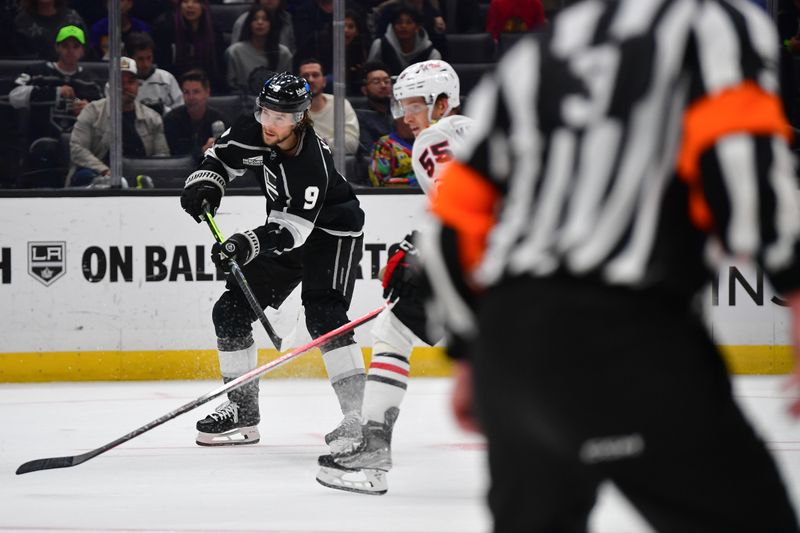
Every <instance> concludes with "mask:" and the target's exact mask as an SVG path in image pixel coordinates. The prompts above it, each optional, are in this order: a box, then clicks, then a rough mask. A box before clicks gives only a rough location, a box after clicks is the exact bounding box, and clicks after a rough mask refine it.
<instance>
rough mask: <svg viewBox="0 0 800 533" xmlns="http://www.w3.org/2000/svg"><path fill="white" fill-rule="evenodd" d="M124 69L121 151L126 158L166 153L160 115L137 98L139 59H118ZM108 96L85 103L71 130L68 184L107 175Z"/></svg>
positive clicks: (77, 184) (109, 140) (75, 183)
mask: <svg viewBox="0 0 800 533" xmlns="http://www.w3.org/2000/svg"><path fill="white" fill-rule="evenodd" d="M119 64H120V69H121V70H122V139H121V142H122V154H123V155H124V156H126V157H151V156H167V155H170V154H169V146H168V145H167V139H166V137H165V136H164V124H163V122H162V121H161V115H159V114H158V113H157V112H155V111H153V110H152V109H150V108H149V107H147V106H145V105H143V104H140V103H139V102H137V101H136V95H137V94H138V92H139V79H138V78H137V76H136V74H137V70H136V62H135V61H134V60H133V59H131V58H129V57H121V58H120V60H119ZM107 103H108V98H101V99H100V100H96V101H94V102H92V103H91V104H89V105H88V106H86V108H84V110H83V111H81V114H80V115H78V121H77V122H76V123H75V127H74V128H73V130H72V136H71V138H70V143H69V149H70V156H71V158H72V167H71V168H70V172H69V175H68V176H67V185H68V186H81V185H89V184H90V183H91V182H92V180H93V179H94V178H95V177H97V176H108V175H109V174H110V172H111V170H110V168H109V167H108V162H109V161H108V154H109V150H110V147H111V143H112V142H120V140H118V139H111V121H110V119H109V110H108V105H107Z"/></svg>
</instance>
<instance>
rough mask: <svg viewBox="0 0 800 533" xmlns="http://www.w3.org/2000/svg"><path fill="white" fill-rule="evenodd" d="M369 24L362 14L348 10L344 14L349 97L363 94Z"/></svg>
mask: <svg viewBox="0 0 800 533" xmlns="http://www.w3.org/2000/svg"><path fill="white" fill-rule="evenodd" d="M370 41H371V40H370V39H369V32H367V24H366V22H365V21H364V17H363V16H361V13H360V12H359V11H357V10H355V9H348V10H346V11H345V14H344V57H345V65H346V68H347V82H346V83H347V95H348V96H356V95H360V94H361V87H362V81H363V77H364V76H363V68H364V63H366V62H367V48H368V45H369V43H370Z"/></svg>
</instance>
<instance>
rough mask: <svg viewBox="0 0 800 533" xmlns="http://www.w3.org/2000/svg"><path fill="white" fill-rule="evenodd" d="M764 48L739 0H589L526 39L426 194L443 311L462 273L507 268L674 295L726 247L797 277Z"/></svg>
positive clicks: (767, 30)
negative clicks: (435, 191) (434, 192)
mask: <svg viewBox="0 0 800 533" xmlns="http://www.w3.org/2000/svg"><path fill="white" fill-rule="evenodd" d="M778 46H779V40H778V36H777V34H776V31H775V29H774V28H773V26H772V23H771V21H770V20H769V19H768V18H767V17H766V15H765V14H764V13H763V12H761V11H760V9H759V8H758V7H756V6H755V5H753V4H752V3H751V2H748V1H747V0H619V1H609V0H586V1H582V2H578V3H576V4H575V5H573V6H572V7H570V8H568V9H566V10H564V11H563V12H561V13H560V14H559V15H558V16H557V17H556V19H555V21H554V24H553V26H552V31H551V32H550V33H548V34H547V35H544V36H541V37H539V38H535V37H530V38H526V39H524V40H522V41H521V42H520V43H519V44H518V45H517V46H515V47H514V48H513V49H512V50H510V51H509V52H508V53H507V54H506V56H505V57H504V58H503V60H502V61H501V62H500V64H499V65H498V68H497V70H496V72H495V73H494V74H493V75H492V76H489V77H487V78H486V79H485V80H483V81H482V83H481V84H479V86H478V87H477V88H476V90H475V91H474V92H473V93H472V94H471V95H470V96H469V104H470V106H471V107H469V108H468V109H467V114H468V115H469V116H472V117H474V118H475V124H474V126H473V129H472V135H471V137H470V138H469V139H468V141H467V145H466V147H465V149H464V150H463V151H462V152H461V153H460V154H458V153H457V154H456V155H457V157H458V159H459V162H456V163H454V164H453V165H451V166H450V168H448V169H447V170H446V175H445V176H444V178H443V184H442V187H441V189H440V193H439V195H438V197H437V199H435V201H434V205H433V210H434V213H435V214H436V216H437V217H438V218H439V219H440V225H439V226H438V227H436V228H434V229H433V233H431V234H430V235H432V237H431V238H430V239H428V243H427V245H425V244H424V245H423V248H425V249H426V250H423V252H427V254H428V255H427V256H426V262H427V263H428V269H429V271H430V272H431V273H432V275H433V277H434V278H436V279H438V280H439V281H440V282H441V283H438V282H437V283H435V285H437V287H444V290H443V291H442V292H444V293H445V294H449V295H450V296H451V297H452V298H453V300H452V302H451V303H450V304H448V311H449V314H450V315H451V317H452V315H453V309H457V308H458V304H457V303H455V299H454V298H455V296H456V294H457V293H458V292H459V291H458V290H457V287H458V286H459V285H461V286H462V287H464V286H467V285H473V286H479V287H490V286H493V285H496V284H499V283H502V282H503V280H505V279H508V278H511V277H518V276H533V277H548V276H552V275H557V274H566V275H569V276H574V277H579V278H584V279H593V280H597V281H598V282H602V283H607V284H611V285H621V286H626V287H631V288H636V289H640V288H647V289H651V288H655V289H662V290H667V291H670V292H672V293H675V292H676V291H677V293H678V294H680V295H685V297H687V298H688V297H690V296H691V295H693V294H694V293H695V292H696V291H697V289H698V288H699V287H700V286H701V285H702V284H703V283H704V282H705V281H706V280H707V279H708V276H709V272H711V269H712V268H713V264H712V262H710V261H708V259H709V258H710V257H711V253H710V252H712V251H714V250H722V249H724V250H726V251H727V252H729V253H733V254H736V255H738V256H747V257H751V258H754V259H755V260H757V261H758V262H759V263H760V264H761V265H762V266H763V267H764V269H765V271H766V272H767V274H768V275H769V277H770V278H771V281H772V282H773V284H774V285H775V287H776V288H777V289H778V290H779V291H781V290H787V289H794V288H798V287H800V263H798V254H797V250H798V236H800V211H798V202H797V183H796V181H795V176H794V164H795V163H794V158H793V156H792V153H791V151H790V148H789V145H788V140H789V139H790V137H791V128H790V127H789V125H788V123H787V122H786V119H785V118H784V116H783V111H782V109H781V104H780V101H779V98H778V93H779V82H778V74H777V64H778ZM709 236H712V237H714V238H709ZM719 244H721V245H722V246H719ZM462 274H465V275H462ZM459 275H462V279H457V278H458V276H459ZM462 292H463V291H462ZM452 320H455V321H456V322H459V319H458V317H456V318H453V319H452ZM460 322H461V326H462V327H461V328H459V327H458V326H457V325H456V330H458V329H466V328H467V325H468V323H469V320H468V319H467V318H466V317H465V318H464V320H461V321H460Z"/></svg>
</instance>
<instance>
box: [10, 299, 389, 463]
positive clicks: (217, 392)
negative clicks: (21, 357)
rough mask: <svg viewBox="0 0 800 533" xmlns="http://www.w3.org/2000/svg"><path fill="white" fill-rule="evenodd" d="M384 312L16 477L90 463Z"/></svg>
mask: <svg viewBox="0 0 800 533" xmlns="http://www.w3.org/2000/svg"><path fill="white" fill-rule="evenodd" d="M384 309H385V307H384V306H381V307H379V308H377V309H373V310H372V311H370V312H369V313H367V314H366V315H364V316H362V317H360V318H356V319H355V320H353V321H351V322H348V323H347V324H344V325H343V326H339V327H338V328H336V329H334V330H332V331H329V332H328V333H326V334H324V335H321V336H319V337H317V338H316V339H314V340H312V341H311V342H309V343H307V344H304V345H303V346H300V347H298V348H295V349H294V350H292V351H291V352H287V353H285V354H283V355H282V356H280V357H278V358H277V359H275V360H273V361H270V362H269V363H267V364H265V365H262V366H260V367H258V368H255V369H253V370H251V371H250V372H247V373H246V374H243V375H241V376H239V377H238V378H236V379H234V380H232V381H229V382H228V383H226V384H224V385H223V386H221V387H219V388H217V389H214V390H213V391H211V392H209V393H208V394H205V395H203V396H200V397H199V398H197V399H196V400H192V401H191V402H189V403H187V404H184V405H182V406H180V407H178V408H177V409H175V410H174V411H170V412H169V413H167V414H165V415H164V416H161V417H159V418H156V419H155V420H153V421H152V422H149V423H147V424H145V425H143V426H142V427H140V428H137V429H134V430H133V431H131V432H130V433H128V434H127V435H124V436H122V437H120V438H118V439H117V440H115V441H112V442H109V443H108V444H105V445H103V446H100V447H99V448H95V449H94V450H91V451H88V452H86V453H82V454H80V455H72V456H68V457H50V458H47V459H34V460H33V461H28V462H27V463H24V464H23V465H21V466H20V467H19V468H17V475H20V474H27V473H28V472H36V471H37V470H48V469H51V468H67V467H70V466H76V465H79V464H81V463H85V462H86V461H88V460H89V459H93V458H95V457H97V456H98V455H100V454H101V453H105V452H107V451H108V450H110V449H112V448H116V447H117V446H119V445H120V444H122V443H124V442H128V441H129V440H131V439H134V438H136V437H138V436H139V435H141V434H142V433H146V432H148V431H150V430H151V429H153V428H155V427H158V426H160V425H161V424H163V423H164V422H167V421H169V420H172V419H173V418H175V417H177V416H180V415H182V414H184V413H186V412H188V411H191V410H192V409H194V408H195V407H198V406H200V405H203V404H204V403H206V402H208V401H210V400H213V399H214V398H216V397H217V396H221V395H223V394H225V393H226V392H229V391H232V390H234V389H237V388H239V387H241V386H242V385H244V384H245V383H247V382H249V381H252V380H254V379H256V378H258V377H259V376H261V375H263V374H266V373H267V372H271V371H272V370H275V369H276V368H278V367H280V366H283V365H284V364H286V363H288V362H289V361H291V360H292V359H294V358H295V357H297V356H299V355H301V354H303V353H305V352H307V351H309V350H311V349H312V348H316V347H317V346H321V345H323V344H325V343H327V342H329V341H330V340H332V339H334V338H336V337H338V336H339V335H341V334H343V333H347V332H349V331H351V330H353V329H355V328H357V327H358V326H360V325H362V324H364V323H366V322H369V321H370V320H372V319H373V318H375V317H376V316H378V315H379V314H380V313H381V311H383V310H384Z"/></svg>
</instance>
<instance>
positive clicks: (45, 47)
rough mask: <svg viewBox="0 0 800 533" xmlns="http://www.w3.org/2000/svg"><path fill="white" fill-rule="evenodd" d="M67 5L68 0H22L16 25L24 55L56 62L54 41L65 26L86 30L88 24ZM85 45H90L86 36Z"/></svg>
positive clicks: (21, 52)
mask: <svg viewBox="0 0 800 533" xmlns="http://www.w3.org/2000/svg"><path fill="white" fill-rule="evenodd" d="M66 4H67V2H66V0H21V2H20V6H19V7H20V8H19V12H18V13H17V16H16V18H15V19H14V25H15V27H16V29H17V33H16V39H17V48H18V52H19V53H20V54H21V55H22V56H24V57H29V58H34V59H48V60H51V61H56V60H57V59H58V57H57V56H56V53H55V51H54V50H53V43H54V42H55V39H56V35H57V34H58V32H59V30H60V29H61V28H63V27H65V26H70V25H72V26H77V27H78V28H80V29H81V30H82V31H83V32H86V28H87V26H86V23H85V22H84V21H83V19H82V18H81V16H80V15H79V14H78V13H77V12H76V11H75V10H74V9H70V8H68V7H67V6H66ZM85 34H86V33H84V35H85ZM82 44H84V45H85V44H86V40H85V37H84V42H83V43H82Z"/></svg>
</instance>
